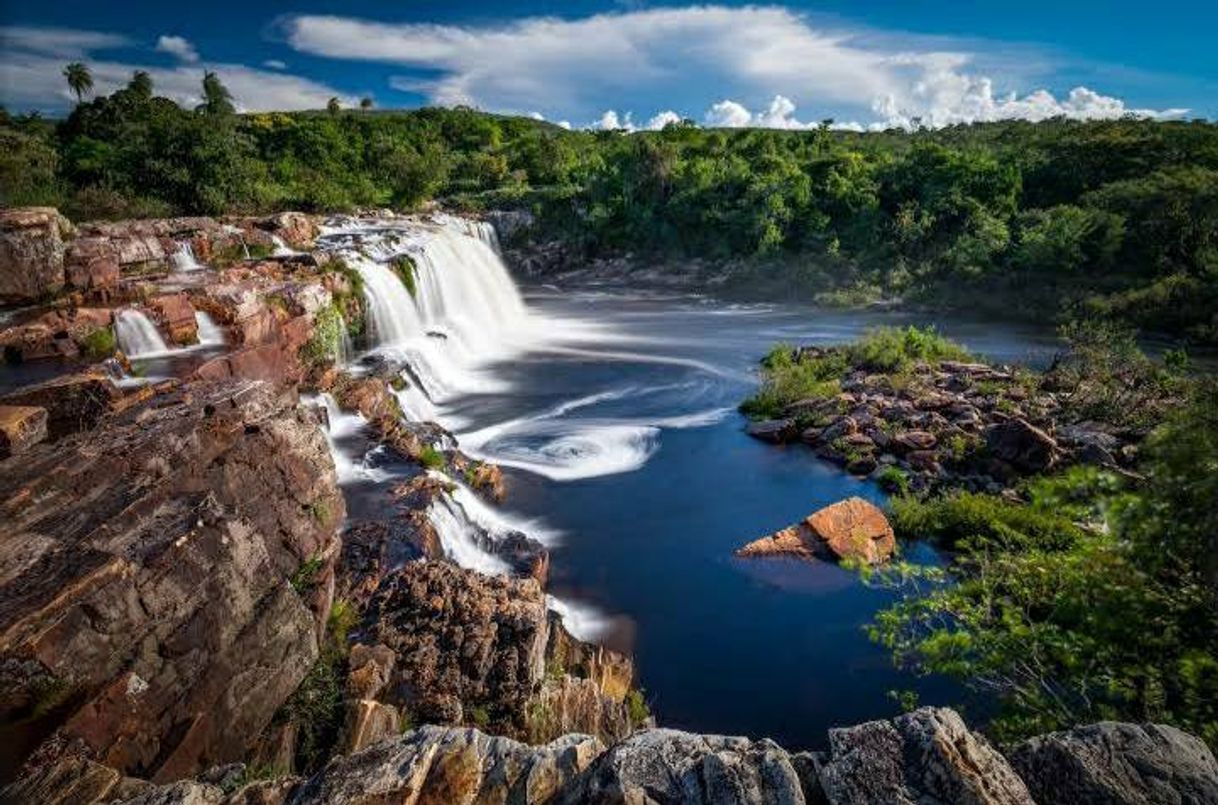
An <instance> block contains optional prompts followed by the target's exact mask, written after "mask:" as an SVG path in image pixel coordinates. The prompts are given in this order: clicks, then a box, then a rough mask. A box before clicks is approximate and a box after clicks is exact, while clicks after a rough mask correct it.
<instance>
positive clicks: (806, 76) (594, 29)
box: [281, 6, 1178, 129]
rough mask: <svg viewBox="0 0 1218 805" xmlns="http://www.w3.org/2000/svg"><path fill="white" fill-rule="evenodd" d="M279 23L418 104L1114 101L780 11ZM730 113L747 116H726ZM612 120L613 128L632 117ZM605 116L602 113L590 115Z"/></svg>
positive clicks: (778, 121)
mask: <svg viewBox="0 0 1218 805" xmlns="http://www.w3.org/2000/svg"><path fill="white" fill-rule="evenodd" d="M281 25H282V26H283V29H284V33H285V38H286V39H287V42H288V43H289V45H290V46H291V47H293V48H295V49H296V50H298V51H300V52H305V53H309V54H312V55H316V56H324V57H330V58H338V59H348V60H357V61H374V62H381V63H386V64H393V65H398V66H401V67H403V68H406V69H410V70H413V71H415V73H414V75H410V76H406V75H403V76H398V77H395V78H394V79H393V80H392V81H391V85H392V86H394V87H395V88H397V89H401V90H406V91H409V92H415V93H420V94H422V95H423V96H424V97H425V98H427V99H428V100H429V101H430V102H432V103H438V104H442V105H455V104H467V105H471V106H477V107H479V108H485V109H494V110H499V111H516V112H520V111H524V110H533V109H537V110H540V111H541V112H543V113H544V114H547V115H550V116H555V117H557V116H568V115H569V116H574V117H576V118H579V119H584V120H590V119H595V118H596V116H597V115H600V114H601V111H602V110H604V109H606V108H613V107H614V105H615V104H620V103H621V100H622V99H623V98H630V99H631V102H632V103H634V104H635V108H644V109H648V108H650V109H669V108H673V109H704V108H706V107H707V106H708V105H709V104H711V103H714V102H715V100H716V98H714V97H705V94H706V93H708V92H712V91H713V92H714V93H715V94H716V95H718V98H725V97H726V98H730V99H734V100H731V101H720V102H719V103H715V105H714V107H712V108H711V111H710V112H708V113H707V118H706V119H707V122H708V123H710V124H712V125H764V126H772V127H780V128H797V127H800V126H804V125H807V124H804V123H800V122H799V121H798V120H797V119H796V118H795V116H794V108H795V105H796V104H799V106H800V107H801V108H804V109H815V110H817V113H816V114H814V115H812V116H813V117H828V116H834V117H844V118H845V117H848V118H852V119H853V118H870V121H869V123H871V124H878V125H889V124H897V122H898V121H905V123H906V124H912V122H913V121H914V120H915V119H919V120H921V121H922V122H923V123H925V124H928V125H941V124H943V123H947V122H959V121H963V120H984V119H994V118H995V117H1001V116H1011V115H1017V116H1023V115H1027V116H1031V115H1037V114H1042V110H1050V109H1054V108H1056V107H1061V108H1062V109H1065V110H1067V111H1066V113H1068V114H1074V115H1079V116H1082V115H1111V114H1120V113H1123V112H1114V111H1113V110H1114V109H1117V108H1119V109H1122V110H1124V104H1123V103H1122V102H1121V101H1120V100H1119V99H1116V98H1105V96H1100V95H1098V94H1097V93H1092V94H1094V95H1095V96H1096V99H1103V100H1096V99H1089V98H1084V97H1081V96H1080V97H1079V98H1075V94H1074V93H1071V95H1070V97H1069V98H1067V99H1066V100H1065V101H1056V100H1053V101H1051V102H1050V101H1048V100H1047V99H1046V98H1044V97H1043V96H1042V93H1043V94H1044V95H1048V93H1047V92H1044V91H1043V90H1039V91H1035V92H1027V94H1025V95H1023V96H1018V97H1017V96H1014V95H1012V94H1011V91H1010V89H1011V88H1012V87H1020V86H1021V85H1022V86H1027V84H1028V83H1029V80H1028V78H1027V76H1026V75H1024V74H1022V73H1021V69H1022V68H1021V65H1022V64H1024V63H1025V62H1026V61H1027V60H1026V59H1019V58H1015V57H1013V56H1011V54H1010V53H1008V54H1007V56H1006V57H1005V58H1003V57H1001V56H999V55H997V54H996V53H995V52H992V51H997V50H1001V47H1000V46H999V45H997V44H994V45H993V47H987V48H973V49H970V47H969V46H967V45H966V44H965V43H962V42H956V41H953V40H946V39H938V40H934V41H931V40H928V39H926V38H919V37H914V36H909V35H901V34H884V35H880V34H878V33H877V32H873V31H852V30H847V29H832V28H827V27H823V26H821V25H818V24H815V23H813V22H812V21H811V19H810V18H808V17H806V16H803V15H801V14H798V13H796V12H794V11H791V10H790V9H786V8H781V7H771V6H745V7H742V8H728V7H722V6H689V7H684V8H655V9H637V8H636V9H631V10H626V11H621V12H616V13H604V14H596V15H593V16H589V17H583V18H579V19H559V18H552V17H529V18H524V19H519V20H515V21H511V22H507V23H496V24H485V25H436V24H425V23H407V24H390V23H382V22H377V21H372V20H364V19H356V18H351V17H341V16H322V15H299V16H295V17H289V18H287V19H285V20H283V21H282V22H281ZM1012 52H1013V51H1012ZM990 68H1000V69H1001V71H1002V74H1001V82H1000V86H1002V87H1004V88H1005V90H1004V92H1005V94H999V93H998V92H997V91H996V90H995V89H994V84H995V82H994V81H993V80H992V79H991V78H990V77H987V70H988V69H990ZM1026 69H1027V70H1029V71H1030V70H1031V69H1032V67H1031V66H1030V65H1027V67H1026ZM1083 92H1089V91H1087V90H1083ZM775 96H778V97H779V98H781V99H782V101H781V102H780V103H779V105H778V106H777V107H773V106H772V105H771V107H770V108H768V109H766V110H764V111H761V112H758V113H752V112H748V110H747V109H745V108H744V104H747V103H752V104H757V103H758V102H759V101H761V100H762V99H765V98H775ZM1049 97H1050V98H1051V97H1052V96H1049ZM725 104H734V106H733V105H725ZM1124 111H1134V112H1135V113H1137V112H1144V113H1147V114H1155V115H1161V114H1165V112H1161V111H1156V110H1124ZM1175 111H1178V110H1167V112H1175ZM742 112H747V113H748V115H749V117H748V122H747V123H741V122H740V121H742V120H743V119H744V118H743V116H742ZM615 115H616V116H617V117H618V119H617V121H616V124H617V125H616V128H619V129H630V128H632V127H633V125H627V120H626V119H625V117H624V116H622V115H619V114H618V113H615ZM613 122H614V121H612V120H606V119H604V118H603V116H602V119H600V120H598V121H597V123H595V124H594V125H595V126H596V127H603V126H606V125H610V124H612V123H613ZM644 128H646V126H644Z"/></svg>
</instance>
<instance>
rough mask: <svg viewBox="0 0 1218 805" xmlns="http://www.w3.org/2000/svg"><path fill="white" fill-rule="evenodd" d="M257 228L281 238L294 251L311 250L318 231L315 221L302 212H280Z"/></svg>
mask: <svg viewBox="0 0 1218 805" xmlns="http://www.w3.org/2000/svg"><path fill="white" fill-rule="evenodd" d="M259 227H260V228H262V229H265V230H267V231H269V232H271V233H272V234H274V235H277V236H278V237H280V238H282V239H283V240H284V242H285V243H287V244H288V245H289V246H291V247H292V248H294V249H311V248H313V241H314V240H316V239H317V235H318V234H319V233H320V229H319V228H318V225H317V219H316V218H314V217H312V216H309V215H305V214H304V213H302V212H281V213H279V214H278V215H272V216H271V217H270V218H267V219H266V220H265V221H263V222H260V223H259Z"/></svg>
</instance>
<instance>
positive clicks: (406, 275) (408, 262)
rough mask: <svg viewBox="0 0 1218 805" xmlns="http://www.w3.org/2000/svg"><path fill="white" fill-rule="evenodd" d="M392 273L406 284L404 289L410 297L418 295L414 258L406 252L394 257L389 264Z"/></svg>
mask: <svg viewBox="0 0 1218 805" xmlns="http://www.w3.org/2000/svg"><path fill="white" fill-rule="evenodd" d="M391 265H392V268H393V273H395V274H397V275H398V279H400V280H401V281H402V284H403V285H405V286H406V290H407V291H408V292H409V293H410V296H411V298H414V297H416V296H418V293H419V289H418V281H417V279H416V275H417V274H418V271H419V267H418V266H416V265H415V262H414V260H413V259H412V258H411V257H410V255H408V254H403V255H401V256H400V257H397V258H395V259H394V261H393V263H392V264H391Z"/></svg>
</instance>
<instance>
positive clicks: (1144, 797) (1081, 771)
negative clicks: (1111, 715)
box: [1009, 721, 1218, 805]
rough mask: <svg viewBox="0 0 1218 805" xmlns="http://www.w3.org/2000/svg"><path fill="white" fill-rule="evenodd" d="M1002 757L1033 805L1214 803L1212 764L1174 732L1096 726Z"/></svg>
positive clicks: (1198, 744) (1205, 750) (1217, 772)
mask: <svg viewBox="0 0 1218 805" xmlns="http://www.w3.org/2000/svg"><path fill="white" fill-rule="evenodd" d="M1009 757H1010V760H1011V765H1012V766H1014V767H1015V769H1016V770H1017V771H1018V772H1019V773H1020V775H1022V776H1023V779H1024V782H1026V783H1027V784H1028V789H1029V790H1030V791H1031V792H1032V795H1033V796H1034V797H1035V798H1036V801H1037V802H1038V803H1040V805H1067V803H1076V802H1102V803H1111V805H1150V803H1186V802H1196V803H1202V802H1218V761H1215V760H1214V755H1213V753H1211V752H1210V750H1209V747H1207V746H1206V745H1205V742H1204V741H1202V740H1200V739H1199V738H1194V737H1193V736H1191V735H1189V734H1187V733H1185V732H1181V731H1180V730H1178V729H1176V728H1175V727H1168V726H1165V725H1161V724H1122V723H1118V722H1113V721H1103V722H1100V723H1099V724H1092V725H1090V726H1086V727H1077V728H1075V729H1072V730H1068V731H1066V732H1055V733H1052V734H1050V735H1041V736H1039V737H1036V738H1032V739H1031V740H1028V741H1025V742H1023V743H1022V744H1020V745H1019V746H1017V747H1015V749H1014V750H1013V751H1012V752H1010V753H1009Z"/></svg>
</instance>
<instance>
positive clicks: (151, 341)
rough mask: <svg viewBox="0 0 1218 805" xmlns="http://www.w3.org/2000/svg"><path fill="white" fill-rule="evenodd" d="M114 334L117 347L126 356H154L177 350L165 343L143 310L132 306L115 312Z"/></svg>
mask: <svg viewBox="0 0 1218 805" xmlns="http://www.w3.org/2000/svg"><path fill="white" fill-rule="evenodd" d="M114 335H115V337H116V338H117V339H118V347H119V349H121V350H122V351H123V354H124V355H126V356H127V357H128V358H154V357H158V356H161V355H169V354H171V353H173V352H175V351H177V350H174V349H170V347H169V345H168V344H166V343H165V339H164V338H161V333H160V331H158V330H157V328H156V325H155V324H153V323H152V320H151V319H149V318H148V316H146V315H145V314H144V312H143V311H141V310H135V309H134V308H127V309H126V310H120V311H118V313H116V314H115V316H114Z"/></svg>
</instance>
